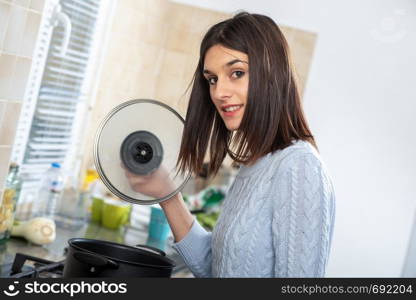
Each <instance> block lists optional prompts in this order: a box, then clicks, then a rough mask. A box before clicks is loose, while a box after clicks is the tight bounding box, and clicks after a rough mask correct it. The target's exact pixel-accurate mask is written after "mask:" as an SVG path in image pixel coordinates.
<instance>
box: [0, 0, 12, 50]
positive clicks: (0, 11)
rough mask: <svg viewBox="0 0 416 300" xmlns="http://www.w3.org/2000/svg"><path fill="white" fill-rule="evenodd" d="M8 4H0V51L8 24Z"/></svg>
mask: <svg viewBox="0 0 416 300" xmlns="http://www.w3.org/2000/svg"><path fill="white" fill-rule="evenodd" d="M9 14H10V4H8V3H3V2H0V49H3V41H4V37H5V35H6V30H7V23H8V22H9Z"/></svg>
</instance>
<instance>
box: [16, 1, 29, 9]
mask: <svg viewBox="0 0 416 300" xmlns="http://www.w3.org/2000/svg"><path fill="white" fill-rule="evenodd" d="M13 4H16V5H20V6H23V7H24V8H28V7H29V4H30V0H13Z"/></svg>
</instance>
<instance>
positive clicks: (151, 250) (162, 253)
mask: <svg viewBox="0 0 416 300" xmlns="http://www.w3.org/2000/svg"><path fill="white" fill-rule="evenodd" d="M134 247H136V248H139V249H140V250H144V251H148V252H152V253H154V254H157V255H162V256H166V253H165V252H163V251H162V250H160V249H157V248H155V247H151V246H147V245H136V246H134Z"/></svg>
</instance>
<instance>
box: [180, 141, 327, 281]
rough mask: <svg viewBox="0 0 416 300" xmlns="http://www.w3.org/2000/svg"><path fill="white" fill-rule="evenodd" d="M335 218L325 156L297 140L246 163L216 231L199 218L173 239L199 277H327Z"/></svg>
mask: <svg viewBox="0 0 416 300" xmlns="http://www.w3.org/2000/svg"><path fill="white" fill-rule="evenodd" d="M334 218H335V193H334V188H333V185H332V182H331V179H330V176H329V175H328V171H327V169H326V167H325V164H324V163H323V162H322V160H321V158H320V155H319V154H318V152H317V151H316V150H315V148H313V146H312V145H311V144H310V143H308V142H305V141H296V142H294V143H292V145H290V146H289V147H286V148H285V149H283V150H279V151H275V152H274V153H273V154H272V153H269V154H268V155H266V156H264V157H262V158H261V159H260V160H258V161H257V162H256V163H255V164H254V165H252V166H249V167H247V166H242V167H241V168H240V170H239V172H238V174H237V176H236V178H235V180H234V182H233V184H232V185H231V187H230V189H229V191H228V193H227V196H226V198H225V199H224V202H223V206H222V208H221V214H220V217H219V219H218V222H217V224H216V226H215V228H214V230H213V232H212V233H211V232H207V231H206V230H205V229H203V228H202V227H201V226H200V225H199V223H198V222H197V221H194V223H193V225H192V227H191V230H190V231H189V232H188V234H187V235H186V236H185V237H184V238H183V239H182V240H181V241H179V242H178V243H175V244H174V245H173V247H174V248H175V249H176V250H177V251H178V253H179V254H180V255H181V256H182V257H183V259H184V261H185V263H186V264H187V266H188V267H189V269H190V270H191V271H192V273H193V274H194V275H195V276H196V277H324V276H325V269H326V265H327V262H328V257H329V253H330V248H331V242H332V235H333V229H334Z"/></svg>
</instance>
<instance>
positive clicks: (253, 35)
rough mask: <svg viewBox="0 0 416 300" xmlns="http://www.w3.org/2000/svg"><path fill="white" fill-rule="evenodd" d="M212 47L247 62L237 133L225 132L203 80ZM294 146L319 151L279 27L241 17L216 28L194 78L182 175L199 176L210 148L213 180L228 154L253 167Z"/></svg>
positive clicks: (207, 37)
mask: <svg viewBox="0 0 416 300" xmlns="http://www.w3.org/2000/svg"><path fill="white" fill-rule="evenodd" d="M214 45H222V46H223V47H226V48H229V49H233V50H237V51H240V52H243V53H245V54H247V55H248V59H249V76H250V79H249V87H248V96H247V97H248V99H247V103H246V109H245V112H244V116H243V118H242V120H241V124H240V127H239V128H238V130H237V131H235V132H231V131H229V130H228V129H227V128H226V127H225V124H224V122H223V120H222V118H221V116H220V114H219V113H218V112H217V110H216V108H215V106H214V104H213V103H212V101H211V98H210V93H209V84H208V81H207V80H206V79H205V77H204V76H203V69H204V59H205V54H206V52H207V51H208V49H209V48H211V47H212V46H214ZM294 140H305V141H308V142H310V143H311V144H312V145H313V146H314V147H315V148H316V149H317V146H316V143H315V140H314V137H313V135H312V134H311V131H310V129H309V126H308V124H307V121H306V118H305V116H304V113H303V109H302V104H301V99H300V96H299V91H298V87H297V84H296V82H295V77H294V74H293V70H292V63H291V61H290V56H289V47H288V44H287V41H286V39H285V37H284V36H283V34H282V32H281V31H280V29H279V27H278V26H277V24H276V23H275V22H274V21H273V20H272V19H271V18H269V17H267V16H264V15H259V14H250V13H247V12H241V13H238V14H237V15H235V16H234V17H232V18H230V19H227V20H225V21H222V22H220V23H218V24H216V25H214V26H212V27H211V28H210V29H209V30H208V32H207V33H206V34H205V36H204V38H203V40H202V43H201V48H200V56H199V62H198V66H197V68H196V70H195V74H194V76H193V85H192V91H191V96H190V100H189V106H188V110H187V114H186V121H185V128H184V132H183V137H182V143H181V149H180V152H179V157H178V165H179V170H180V171H182V172H184V171H185V170H190V171H191V172H193V173H195V174H198V173H199V172H200V171H201V168H202V165H203V162H204V157H205V154H206V151H207V149H208V146H209V155H210V156H209V157H210V161H209V164H208V174H209V175H210V176H213V175H215V174H216V173H217V172H218V170H219V168H220V166H221V164H222V162H223V161H224V158H225V156H226V154H227V153H228V154H229V155H230V157H231V158H232V159H233V160H234V161H235V162H237V163H242V164H248V165H250V164H253V163H254V162H255V161H256V160H257V159H259V158H260V157H262V156H264V155H266V154H268V153H270V152H274V151H276V150H279V149H284V148H285V147H287V146H289V145H290V144H291V143H292V141H294ZM234 148H235V151H233V149H234Z"/></svg>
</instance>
